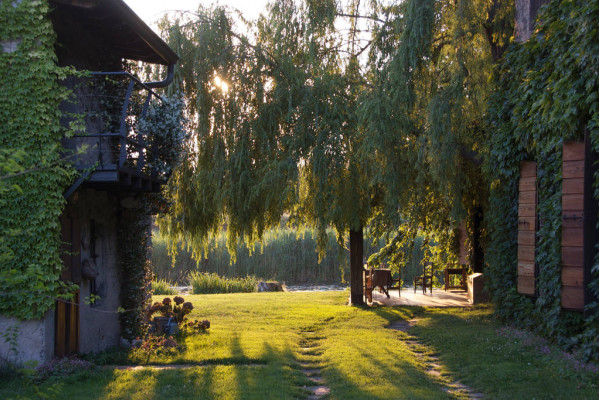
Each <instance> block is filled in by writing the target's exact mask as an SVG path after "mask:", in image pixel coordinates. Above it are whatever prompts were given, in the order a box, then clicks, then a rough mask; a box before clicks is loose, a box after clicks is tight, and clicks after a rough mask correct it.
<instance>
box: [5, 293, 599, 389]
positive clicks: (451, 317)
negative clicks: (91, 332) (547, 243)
mask: <svg viewBox="0 0 599 400" xmlns="http://www.w3.org/2000/svg"><path fill="white" fill-rule="evenodd" d="M347 299H348V293H347V292H325V293H323V292H308V293H250V294H223V295H189V296H186V297H185V300H186V301H191V302H193V304H194V309H193V311H192V312H191V314H189V317H190V318H191V319H193V318H207V319H209V320H210V321H211V327H210V329H209V333H205V334H198V335H188V336H186V337H185V338H184V339H183V340H182V341H181V343H180V344H181V345H182V346H183V348H182V350H180V351H177V352H172V353H163V354H158V353H157V354H152V355H151V357H150V359H149V363H150V364H154V365H171V366H175V365H179V366H181V365H184V366H185V368H180V369H151V368H139V367H137V368H136V367H135V364H136V362H137V360H136V359H135V356H134V354H133V353H129V354H126V353H122V352H121V353H119V354H117V353H113V354H112V355H111V354H109V353H104V354H101V355H96V356H93V357H91V359H93V360H95V361H96V363H98V364H102V363H104V364H108V365H105V366H98V367H96V369H95V370H93V371H89V370H86V371H82V372H81V373H77V374H74V375H70V376H68V377H62V378H59V377H51V378H49V379H48V380H46V381H45V382H44V383H42V384H41V385H40V387H39V390H42V391H43V390H44V389H45V388H49V387H51V385H54V384H56V383H57V382H62V383H63V384H62V385H60V392H59V394H58V397H59V398H61V399H76V398H86V399H125V398H126V399H148V398H159V397H163V396H168V397H169V398H171V399H179V398H181V399H182V398H192V397H193V398H202V399H216V398H218V399H303V398H306V397H307V396H308V392H307V390H306V389H305V388H304V386H308V385H313V384H312V383H311V382H310V381H308V379H307V378H306V376H305V374H304V373H303V367H301V366H300V363H304V364H305V365H310V366H311V367H318V368H320V371H321V372H320V374H321V376H322V377H323V378H324V380H325V382H326V385H327V386H329V387H330V389H331V393H330V397H329V398H330V399H386V398H409V399H436V398H439V399H443V398H456V397H458V398H459V397H460V396H459V395H457V396H456V395H452V394H450V393H448V392H447V391H446V390H445V389H446V388H445V387H444V385H443V384H442V383H441V382H440V381H439V380H438V379H437V378H435V377H433V376H431V375H430V374H428V373H427V372H426V369H427V365H426V362H425V361H424V360H423V358H422V357H418V356H417V355H416V353H415V352H414V350H413V349H412V348H411V347H410V346H408V345H407V344H406V342H405V340H406V339H409V338H411V339H416V340H417V341H419V342H420V343H421V344H422V349H420V350H419V351H422V352H424V354H425V355H428V354H436V355H437V356H438V357H439V363H440V364H442V371H441V372H442V375H443V376H448V377H450V378H452V379H460V381H462V382H463V383H465V384H467V385H469V386H471V387H472V388H474V389H475V390H476V391H478V392H482V393H483V394H485V395H486V397H487V398H533V397H534V398H560V397H562V398H563V397H564V396H566V395H567V396H568V398H581V399H583V398H586V399H588V398H596V397H597V393H598V390H599V388H598V387H597V381H598V380H597V376H598V375H597V372H596V371H597V370H596V369H593V367H592V366H589V365H583V364H576V361H574V360H567V359H565V358H564V357H563V356H562V353H559V352H558V351H557V350H554V349H553V347H552V346H550V345H549V344H547V343H543V346H545V345H546V346H547V348H548V349H549V350H547V349H539V348H537V346H536V345H534V343H536V338H535V337H534V336H526V335H523V334H521V333H518V332H519V331H516V330H510V328H505V327H502V325H501V324H500V323H499V322H498V320H496V319H495V318H494V317H493V310H492V308H490V307H488V306H483V307H475V308H472V309H465V310H461V309H446V310H439V309H424V308H417V307H416V308H415V307H411V308H410V307H396V308H391V307H349V306H347ZM160 300H162V297H154V301H160ZM413 318H417V319H419V322H418V323H417V324H416V327H415V328H412V330H411V331H410V332H409V333H404V332H401V331H396V330H392V329H386V327H388V326H389V325H390V324H391V323H393V322H395V321H399V320H407V319H413ZM527 337H528V339H527ZM527 341H528V342H530V343H528V342H527ZM531 343H533V344H531ZM541 350H542V351H541ZM114 363H118V364H122V365H128V366H127V367H122V368H115V367H114V366H110V365H111V364H114ZM1 380H2V381H1V382H0V398H16V397H17V396H33V394H34V391H33V388H31V389H29V388H26V387H25V386H24V385H23V383H22V381H20V380H19V379H17V378H14V377H3V378H1Z"/></svg>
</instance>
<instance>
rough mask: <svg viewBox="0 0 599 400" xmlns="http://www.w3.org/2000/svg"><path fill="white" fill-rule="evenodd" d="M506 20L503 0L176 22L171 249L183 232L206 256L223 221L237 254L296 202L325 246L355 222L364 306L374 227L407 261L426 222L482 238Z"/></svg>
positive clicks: (353, 242)
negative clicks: (484, 164) (491, 110)
mask: <svg viewBox="0 0 599 400" xmlns="http://www.w3.org/2000/svg"><path fill="white" fill-rule="evenodd" d="M504 3H505V4H504ZM507 21H511V7H510V6H509V5H507V1H505V2H504V1H503V0H493V1H491V0H476V1H466V0H458V1H455V0H451V1H449V0H437V1H435V0H406V1H403V2H398V3H397V4H391V5H389V4H388V3H387V2H380V3H379V2H377V1H372V2H369V3H368V4H366V5H363V4H361V3H360V1H359V0H351V1H350V2H349V3H347V4H345V5H344V7H342V5H341V4H339V3H337V2H335V1H333V0H305V1H303V2H300V1H292V0H278V1H275V2H273V3H271V4H270V5H269V6H268V10H267V13H266V14H265V15H263V16H261V17H260V18H259V19H258V20H257V21H256V22H253V23H247V22H245V23H244V20H243V18H238V19H237V21H235V20H234V18H233V14H231V13H229V12H227V10H226V9H224V8H218V7H217V8H210V9H207V8H203V7H200V9H199V10H198V12H197V13H194V14H184V15H180V16H178V17H176V18H171V19H166V20H164V21H163V22H162V24H161V28H162V31H163V34H164V36H165V38H166V40H167V41H168V42H169V44H170V45H171V47H173V48H175V49H177V51H178V53H179V55H180V57H181V61H180V67H179V69H178V71H177V72H176V75H175V80H174V84H173V85H171V86H170V89H169V90H172V91H181V92H182V93H183V94H184V95H185V98H186V99H187V114H188V117H189V120H190V121H191V124H192V125H193V126H192V128H193V129H192V135H191V138H192V139H191V140H190V141H189V142H188V143H187V148H186V154H185V157H184V162H183V164H182V165H181V166H180V168H179V169H178V170H177V171H175V172H174V174H173V176H172V178H171V180H170V182H169V185H168V189H167V197H168V200H169V202H170V204H171V207H170V213H169V214H167V215H164V216H162V217H161V218H160V219H159V221H158V222H159V225H160V228H161V230H162V231H163V232H164V233H165V235H166V236H167V237H169V238H170V239H171V244H172V248H171V251H173V252H175V251H176V243H177V242H178V241H183V242H185V243H187V244H188V245H189V246H190V247H191V248H192V250H193V251H194V255H195V257H197V258H199V257H202V255H203V254H204V253H205V251H206V250H207V248H208V247H209V246H210V245H212V238H213V237H214V236H215V234H216V233H217V232H218V230H219V229H221V228H222V227H223V226H225V225H226V229H227V235H228V236H227V237H228V239H227V243H228V248H229V251H230V252H231V253H232V254H233V256H234V252H235V249H236V248H237V246H236V244H237V242H238V241H239V240H246V241H247V242H249V243H252V242H255V241H256V240H260V239H261V237H262V234H263V233H264V231H265V230H266V229H267V228H269V227H272V226H277V225H278V224H279V220H280V216H281V215H282V214H283V213H284V212H288V213H290V214H291V221H293V222H295V223H297V224H309V225H312V226H314V227H316V228H317V232H318V233H319V239H318V241H319V243H320V247H321V250H323V249H324V246H325V243H326V242H327V240H326V228H327V227H328V226H333V227H334V228H335V229H336V231H337V236H338V240H339V242H340V243H342V242H343V240H344V236H345V235H347V234H348V233H349V239H350V240H349V242H350V282H351V286H352V288H351V289H352V290H351V292H352V295H351V301H352V303H358V304H359V303H362V302H363V297H362V250H361V249H362V242H363V234H362V230H363V227H364V226H365V225H367V224H370V225H371V226H372V227H373V229H374V232H375V233H378V234H381V235H383V234H386V235H388V234H389V232H396V234H397V235H396V236H395V237H394V238H390V243H389V245H388V246H387V247H386V249H385V253H389V254H392V256H393V257H394V258H393V259H394V260H397V259H398V258H399V257H400V256H401V251H400V249H405V248H406V246H405V244H406V243H408V242H410V240H411V239H413V238H414V237H415V236H416V234H418V232H425V233H426V235H427V242H431V243H432V242H435V241H437V242H441V243H444V244H448V243H450V242H451V229H450V228H451V227H452V226H454V225H455V223H456V221H460V220H463V219H466V220H467V221H469V228H470V232H471V233H472V235H471V237H472V238H478V237H481V236H482V233H483V232H482V225H481V217H480V215H481V213H482V211H483V209H484V206H485V202H486V182H485V180H484V178H483V177H482V174H481V172H480V159H481V157H482V154H483V153H484V149H485V146H484V142H485V135H486V134H487V127H486V126H485V124H484V114H485V109H486V101H487V95H488V92H489V91H490V88H491V87H490V86H491V84H490V83H489V82H490V75H491V71H492V67H493V63H494V62H495V61H496V60H497V59H498V58H499V57H501V52H502V50H503V47H504V46H505V44H506V42H507V40H508V38H509V36H510V35H511V24H510V23H508V22H507ZM240 24H243V25H240ZM240 32H244V33H243V34H242V33H240ZM472 243H473V244H474V246H473V247H474V248H475V249H476V248H477V247H480V241H476V240H472ZM407 248H409V246H408V247H407ZM478 263H479V264H480V261H479V262H478Z"/></svg>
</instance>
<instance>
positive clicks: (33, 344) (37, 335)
mask: <svg viewBox="0 0 599 400" xmlns="http://www.w3.org/2000/svg"><path fill="white" fill-rule="evenodd" d="M0 332H1V333H2V335H6V336H5V337H1V338H0V366H1V365H2V364H4V363H5V362H9V363H11V364H15V365H23V364H25V363H28V362H37V363H41V362H44V361H45V360H48V359H50V358H52V355H53V354H54V312H53V311H49V312H48V313H47V314H46V316H45V317H44V318H43V319H42V320H32V321H19V320H18V319H16V318H11V317H5V316H0ZM13 335H14V338H15V339H16V341H15V342H13V341H12V340H11V337H13Z"/></svg>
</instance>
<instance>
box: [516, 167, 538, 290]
mask: <svg viewBox="0 0 599 400" xmlns="http://www.w3.org/2000/svg"><path fill="white" fill-rule="evenodd" d="M536 231H537V164H536V163H535V162H530V161H527V162H521V163H520V184H519V196H518V293H521V294H526V295H530V296H534V295H535V294H536V286H535V277H536V274H537V270H536V264H535V245H536Z"/></svg>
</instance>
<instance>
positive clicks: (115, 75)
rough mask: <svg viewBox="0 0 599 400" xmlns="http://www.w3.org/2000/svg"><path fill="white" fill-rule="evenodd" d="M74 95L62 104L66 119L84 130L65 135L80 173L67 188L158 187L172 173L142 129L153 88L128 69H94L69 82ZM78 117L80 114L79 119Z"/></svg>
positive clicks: (149, 189) (153, 96) (148, 189)
mask: <svg viewBox="0 0 599 400" xmlns="http://www.w3.org/2000/svg"><path fill="white" fill-rule="evenodd" d="M65 84H66V85H67V87H69V88H70V89H71V90H72V91H73V99H72V100H71V101H69V102H67V103H66V104H64V105H63V106H62V108H63V110H62V111H63V114H66V115H71V116H72V117H71V118H68V117H67V118H66V119H65V120H64V121H63V124H65V125H66V124H69V123H73V122H75V121H79V123H80V124H81V122H83V129H84V131H83V132H81V133H80V134H77V135H75V136H74V137H71V138H65V139H64V140H63V146H64V148H65V149H67V150H68V151H69V152H71V153H72V156H71V157H72V158H73V159H74V160H75V162H74V165H75V167H76V169H77V170H78V171H80V177H79V178H78V179H77V180H76V181H75V182H74V184H73V185H72V186H71V187H70V188H69V189H68V190H67V191H66V192H65V194H64V196H65V198H68V197H69V196H70V195H71V194H72V193H74V192H75V190H76V189H77V188H78V187H79V186H84V187H93V188H98V189H103V190H109V191H124V192H140V191H143V192H158V191H160V187H161V185H162V184H164V183H165V182H166V180H167V179H168V175H169V168H168V166H166V165H164V162H162V161H161V159H160V153H159V151H160V150H159V149H158V148H157V147H158V146H157V145H156V143H153V140H152V139H153V138H152V135H151V133H148V132H143V131H142V129H140V121H142V120H143V119H144V118H146V115H147V113H148V109H149V107H150V102H151V101H152V99H155V100H158V101H162V99H161V97H160V96H159V95H158V94H156V93H155V92H154V91H153V90H152V89H151V88H149V87H148V86H147V85H145V84H144V83H143V82H141V81H140V80H139V79H137V78H136V77H135V76H133V75H131V74H129V73H127V72H96V73H92V74H91V76H85V77H73V78H69V79H67V81H66V82H65ZM77 118H79V119H77Z"/></svg>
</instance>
